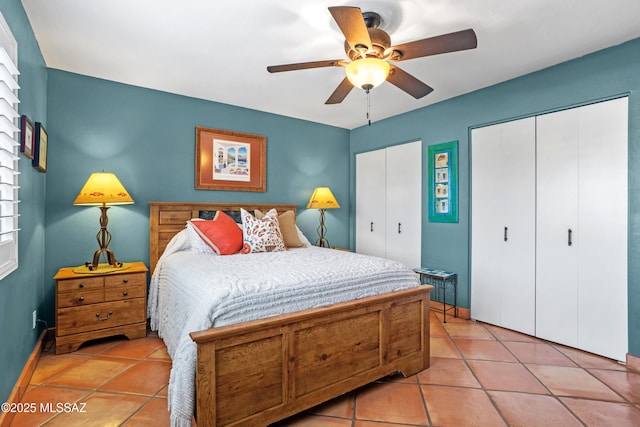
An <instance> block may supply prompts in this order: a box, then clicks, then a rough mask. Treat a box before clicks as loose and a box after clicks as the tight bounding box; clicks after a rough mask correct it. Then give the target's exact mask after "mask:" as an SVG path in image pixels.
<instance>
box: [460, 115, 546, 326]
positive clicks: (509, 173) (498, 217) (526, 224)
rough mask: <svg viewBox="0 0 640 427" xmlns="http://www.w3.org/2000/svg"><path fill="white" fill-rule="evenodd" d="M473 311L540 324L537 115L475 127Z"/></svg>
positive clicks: (489, 318) (502, 322) (481, 316)
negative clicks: (537, 313) (537, 298)
mask: <svg viewBox="0 0 640 427" xmlns="http://www.w3.org/2000/svg"><path fill="white" fill-rule="evenodd" d="M471 150H472V175H471V179H472V181H471V185H472V197H471V204H472V207H471V209H472V225H471V227H472V228H471V230H472V233H471V239H472V241H471V257H472V267H471V316H472V317H473V318H474V319H477V320H482V321H485V322H488V323H493V324H496V325H499V326H504V327H506V328H510V329H515V330H519V331H522V332H525V333H530V334H533V333H534V326H535V120H534V119H533V118H529V119H523V120H516V121H512V122H508V123H503V124H499V125H494V126H488V127H484V128H478V129H474V130H473V131H472V142H471Z"/></svg>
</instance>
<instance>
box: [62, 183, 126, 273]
mask: <svg viewBox="0 0 640 427" xmlns="http://www.w3.org/2000/svg"><path fill="white" fill-rule="evenodd" d="M73 204H74V205H79V206H99V207H100V210H101V211H102V213H101V214H100V231H98V234H96V240H97V241H98V245H99V246H100V248H99V249H98V250H97V251H96V253H95V254H94V255H93V262H86V263H85V266H86V267H87V268H88V269H89V270H91V271H93V270H97V269H98V265H99V261H100V255H102V254H105V255H106V256H107V262H108V263H109V265H110V266H112V267H114V268H120V267H122V263H121V262H118V261H116V257H115V255H114V253H113V251H112V250H111V249H109V248H108V247H109V243H110V242H111V233H109V231H108V230H107V223H108V222H109V218H108V217H107V210H108V209H109V206H107V204H109V205H130V204H133V199H132V198H131V196H129V193H128V192H127V190H126V189H125V188H124V186H123V185H122V184H121V183H120V181H119V180H118V178H117V177H116V176H115V174H113V173H111V172H94V173H92V174H91V176H90V177H89V179H88V180H87V182H86V183H85V184H84V187H82V190H80V194H78V197H76V200H75V201H74V202H73Z"/></svg>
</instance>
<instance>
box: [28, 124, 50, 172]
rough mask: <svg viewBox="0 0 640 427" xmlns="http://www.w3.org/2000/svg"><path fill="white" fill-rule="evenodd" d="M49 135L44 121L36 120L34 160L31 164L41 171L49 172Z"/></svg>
mask: <svg viewBox="0 0 640 427" xmlns="http://www.w3.org/2000/svg"><path fill="white" fill-rule="evenodd" d="M48 148H49V136H48V134H47V131H46V130H45V128H44V126H43V125H42V123H39V122H36V129H35V134H34V142H33V160H32V161H31V164H32V165H33V167H34V168H36V170H37V171H39V172H45V173H46V172H47V149H48Z"/></svg>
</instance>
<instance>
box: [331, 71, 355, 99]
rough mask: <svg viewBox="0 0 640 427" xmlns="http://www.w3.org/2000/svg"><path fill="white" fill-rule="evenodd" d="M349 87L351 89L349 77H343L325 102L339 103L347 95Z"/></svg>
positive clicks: (349, 90)
mask: <svg viewBox="0 0 640 427" xmlns="http://www.w3.org/2000/svg"><path fill="white" fill-rule="evenodd" d="M351 89H353V85H352V84H351V82H350V81H349V79H347V78H346V77H345V78H344V80H342V82H340V84H339V85H338V87H337V88H336V90H334V91H333V93H332V94H331V96H330V97H329V99H327V101H326V102H325V104H340V103H341V102H342V101H344V99H345V98H346V97H347V95H349V92H351Z"/></svg>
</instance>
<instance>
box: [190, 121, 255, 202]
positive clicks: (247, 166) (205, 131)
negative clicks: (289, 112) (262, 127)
mask: <svg viewBox="0 0 640 427" xmlns="http://www.w3.org/2000/svg"><path fill="white" fill-rule="evenodd" d="M266 157H267V138H266V137H265V136H261V135H251V134H248V133H240V132H232V131H226V130H219V129H209V128H204V127H200V126H198V127H196V177H195V181H196V182H195V186H196V189H197V190H229V191H255V192H264V191H266V187H267V181H266V176H267V173H266V172H267V171H266V168H267V161H266Z"/></svg>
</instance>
